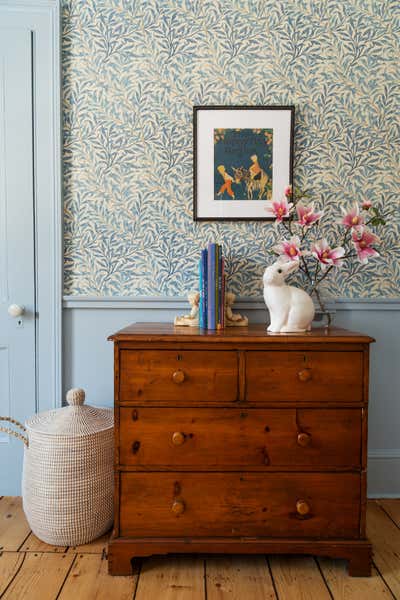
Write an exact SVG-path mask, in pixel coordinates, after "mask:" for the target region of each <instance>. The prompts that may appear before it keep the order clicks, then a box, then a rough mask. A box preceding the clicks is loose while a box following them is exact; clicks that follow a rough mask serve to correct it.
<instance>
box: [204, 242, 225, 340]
mask: <svg viewBox="0 0 400 600" xmlns="http://www.w3.org/2000/svg"><path fill="white" fill-rule="evenodd" d="M199 285H200V306H199V325H200V328H201V329H222V328H223V327H224V326H225V309H224V307H225V260H224V257H223V256H222V247H221V246H220V245H219V244H208V248H206V249H204V250H202V251H201V258H200V261H199Z"/></svg>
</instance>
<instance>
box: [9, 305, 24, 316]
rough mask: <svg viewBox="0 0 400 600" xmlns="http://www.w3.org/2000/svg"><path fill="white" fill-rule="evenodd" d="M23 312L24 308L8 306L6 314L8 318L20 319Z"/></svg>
mask: <svg viewBox="0 0 400 600" xmlns="http://www.w3.org/2000/svg"><path fill="white" fill-rule="evenodd" d="M24 312H25V306H20V305H19V304H10V306H9V307H8V314H9V315H10V317H21V316H22V315H23V314H24Z"/></svg>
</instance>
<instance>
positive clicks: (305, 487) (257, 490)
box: [120, 472, 360, 539]
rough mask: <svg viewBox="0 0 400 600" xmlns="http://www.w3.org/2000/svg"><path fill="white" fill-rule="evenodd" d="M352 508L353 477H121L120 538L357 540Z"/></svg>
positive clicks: (355, 496)
mask: <svg viewBox="0 0 400 600" xmlns="http://www.w3.org/2000/svg"><path fill="white" fill-rule="evenodd" d="M299 500H302V501H303V502H306V503H308V505H309V507H310V509H309V513H308V514H305V515H304V516H301V515H299V514H298V509H297V502H298V501H299ZM176 502H178V503H180V505H182V506H183V507H184V509H183V510H182V511H179V512H176V511H174V505H175V503H176ZM359 502H360V476H359V475H358V474H356V473H341V474H337V473H271V474H266V473H262V474H261V473H245V472H244V473H157V476H156V477H155V476H154V475H153V474H152V473H137V472H136V473H121V505H120V533H121V536H122V537H131V536H133V537H137V536H140V537H141V536H150V537H152V536H192V537H202V536H210V535H212V536H227V537H230V536H232V537H241V536H272V537H284V538H285V537H290V538H296V537H300V538H307V537H317V538H319V539H327V538H350V539H356V538H358V537H359Z"/></svg>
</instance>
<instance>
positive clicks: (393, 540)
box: [0, 497, 400, 600]
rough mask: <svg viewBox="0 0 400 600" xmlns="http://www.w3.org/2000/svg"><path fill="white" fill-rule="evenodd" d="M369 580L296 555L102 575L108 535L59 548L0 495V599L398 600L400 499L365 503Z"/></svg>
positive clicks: (154, 564)
mask: <svg viewBox="0 0 400 600" xmlns="http://www.w3.org/2000/svg"><path fill="white" fill-rule="evenodd" d="M367 523H368V535H369V538H370V540H371V542H372V544H373V548H374V561H373V575H372V577H370V578H353V577H348V575H347V571H346V565H345V562H344V561H340V560H330V559H325V558H324V559H320V558H319V559H314V558H312V557H295V556H270V557H266V556H250V557H244V556H233V557H229V556H217V557H213V556H210V557H204V556H180V557H173V556H171V557H163V558H152V559H146V560H144V561H143V562H142V565H141V567H140V569H139V572H138V573H136V574H135V575H133V576H132V577H110V576H109V575H107V536H104V537H103V538H100V539H99V540H97V541H96V542H94V543H92V544H88V545H86V546H78V547H69V548H64V547H62V548H60V547H56V546H48V545H47V544H44V543H42V542H40V541H39V540H38V539H37V538H36V537H35V536H34V535H33V534H32V533H31V532H30V529H29V526H28V524H27V522H26V520H25V517H24V514H23V512H22V508H21V499H20V498H9V497H0V598H2V599H7V600H20V599H21V600H22V599H23V600H36V599H37V600H56V599H60V600H67V599H68V600H69V599H71V600H92V599H94V598H96V599H98V600H109V599H111V598H112V599H113V600H128V599H129V600H133V599H135V600H228V599H229V600H275V599H276V598H278V599H279V600H300V599H301V600H325V598H326V599H328V600H329V599H332V598H333V599H335V600H336V599H337V600H339V599H340V600H353V599H354V600H356V599H357V600H378V599H380V598H382V599H386V598H398V599H399V600H400V500H375V501H370V502H369V505H368V521H367Z"/></svg>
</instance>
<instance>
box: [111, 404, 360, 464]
mask: <svg viewBox="0 0 400 600" xmlns="http://www.w3.org/2000/svg"><path fill="white" fill-rule="evenodd" d="M360 457H361V409H356V408H354V409H313V408H311V409H297V410H296V409H294V408H283V409H255V408H249V409H242V410H240V409H236V408H193V409H188V408H179V409H169V408H140V407H139V408H137V409H135V408H121V409H120V463H121V464H122V465H135V466H138V467H148V468H150V469H151V468H152V467H153V468H155V467H165V468H168V467H170V468H171V469H172V470H174V469H179V467H192V468H193V470H196V469H207V468H215V469H216V468H219V467H221V468H223V469H229V468H232V469H233V468H235V467H239V468H241V469H243V468H252V467H254V468H259V467H261V468H266V469H268V468H269V467H282V466H288V467H294V468H296V467H299V468H301V467H303V468H304V467H318V468H320V469H324V468H333V467H337V468H357V467H359V466H360Z"/></svg>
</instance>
